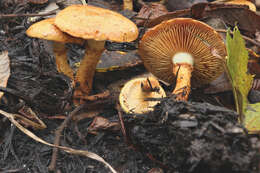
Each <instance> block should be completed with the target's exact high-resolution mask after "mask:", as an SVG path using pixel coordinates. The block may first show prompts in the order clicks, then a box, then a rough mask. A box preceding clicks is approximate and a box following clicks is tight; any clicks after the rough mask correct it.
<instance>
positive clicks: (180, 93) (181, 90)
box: [172, 63, 193, 101]
mask: <svg viewBox="0 0 260 173" xmlns="http://www.w3.org/2000/svg"><path fill="white" fill-rule="evenodd" d="M192 70H193V67H192V65H191V64H188V63H183V64H176V65H174V68H173V73H174V74H175V76H177V80H176V86H175V89H174V90H173V92H172V94H174V95H176V100H183V101H187V100H188V97H189V94H190V90H191V84H190V79H191V72H192Z"/></svg>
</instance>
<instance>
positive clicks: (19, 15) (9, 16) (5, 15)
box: [0, 12, 56, 19]
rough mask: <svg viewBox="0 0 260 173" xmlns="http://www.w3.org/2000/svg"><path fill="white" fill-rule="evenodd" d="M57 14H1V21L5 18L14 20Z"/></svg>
mask: <svg viewBox="0 0 260 173" xmlns="http://www.w3.org/2000/svg"><path fill="white" fill-rule="evenodd" d="M53 14H56V12H49V13H45V14H37V13H31V14H25V13H23V14H0V19H3V18H13V17H34V16H49V15H53Z"/></svg>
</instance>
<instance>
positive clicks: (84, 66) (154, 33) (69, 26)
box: [26, 5, 226, 114]
mask: <svg viewBox="0 0 260 173" xmlns="http://www.w3.org/2000/svg"><path fill="white" fill-rule="evenodd" d="M26 33H27V35H28V36H30V37H36V38H40V39H46V40H51V41H53V51H54V54H55V58H56V65H57V69H58V71H59V72H61V73H64V74H65V75H67V76H69V77H70V78H71V79H73V80H75V83H78V84H79V85H78V86H77V87H76V89H75V92H74V98H80V97H81V96H84V95H89V94H90V92H91V90H92V83H93V77H94V73H95V69H96V65H97V63H98V61H99V59H100V56H101V54H102V52H103V51H104V49H105V48H104V44H105V41H106V40H110V41H115V42H130V41H133V40H135V39H137V37H138V28H137V26H136V25H135V24H134V23H133V22H132V21H130V20H129V19H127V18H125V17H124V16H122V15H120V14H119V13H116V12H114V11H111V10H107V9H103V8H99V7H94V6H90V5H72V6H69V7H67V8H65V9H64V10H62V11H60V12H59V13H58V14H57V15H56V17H55V18H50V19H45V20H43V21H40V22H38V23H35V24H33V25H31V26H30V28H29V29H28V30H27V32H26ZM65 43H76V44H83V43H84V44H86V51H85V56H84V58H83V59H82V61H81V64H80V66H79V69H78V71H77V73H76V75H75V77H74V74H73V70H72V69H71V67H70V66H69V64H68V62H67V52H66V47H65ZM138 53H139V56H140V58H141V59H142V61H143V63H144V66H145V68H146V69H147V70H148V71H149V72H151V73H152V74H153V76H152V77H148V78H137V79H133V80H130V81H129V82H127V83H126V84H125V86H124V87H123V88H122V90H121V93H120V96H119V101H120V104H121V107H122V108H123V110H124V111H125V112H127V113H137V114H139V113H145V112H147V111H151V110H152V109H153V106H154V105H155V104H157V103H158V101H147V98H162V97H166V94H165V92H164V90H163V88H162V87H161V86H160V84H159V82H158V80H157V79H159V80H161V81H164V82H166V83H169V84H174V83H175V82H176V86H175V89H174V90H173V92H172V93H173V94H174V95H176V99H177V100H183V101H186V100H187V99H188V96H189V93H190V90H191V85H192V86H195V87H199V86H202V85H204V84H207V83H209V82H211V81H212V80H214V79H216V78H217V77H218V76H220V74H222V73H223V71H224V68H223V61H224V58H225V56H226V48H225V44H224V42H223V40H222V38H221V37H220V35H219V34H218V33H217V32H216V31H215V30H214V29H213V28H211V27H210V26H208V25H207V24H205V23H203V22H200V21H197V20H194V19H191V18H175V19H171V20H168V21H164V22H162V23H161V24H158V25H157V26H155V27H153V28H150V29H149V30H148V31H147V32H146V33H145V34H144V35H143V37H142V39H141V40H140V42H139V46H138Z"/></svg>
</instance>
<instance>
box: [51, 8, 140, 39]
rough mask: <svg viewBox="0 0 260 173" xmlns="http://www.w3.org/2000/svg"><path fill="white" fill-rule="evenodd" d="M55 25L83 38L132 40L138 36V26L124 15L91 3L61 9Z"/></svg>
mask: <svg viewBox="0 0 260 173" xmlns="http://www.w3.org/2000/svg"><path fill="white" fill-rule="evenodd" d="M55 25H56V26H57V27H58V28H59V29H61V30H62V31H64V32H66V33H68V34H70V35H72V36H74V37H79V38H83V39H94V40H99V41H102V40H110V41H116V42H130V41H133V40H135V39H136V38H137V37H138V28H137V26H136V25H135V24H134V23H133V22H132V21H131V20H129V19H127V18H126V17H124V16H123V15H121V14H119V13H117V12H114V11H111V10H108V9H103V8H99V7H95V6H91V5H71V6H69V7H67V8H65V9H64V10H62V11H60V12H59V13H58V14H57V16H56V19H55Z"/></svg>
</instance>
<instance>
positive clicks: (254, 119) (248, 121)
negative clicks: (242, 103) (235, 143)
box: [245, 103, 260, 133]
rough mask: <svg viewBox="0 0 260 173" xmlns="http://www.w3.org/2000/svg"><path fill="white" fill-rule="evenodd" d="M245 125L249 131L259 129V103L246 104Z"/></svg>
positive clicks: (254, 131)
mask: <svg viewBox="0 0 260 173" xmlns="http://www.w3.org/2000/svg"><path fill="white" fill-rule="evenodd" d="M245 127H246V128H247V130H248V131H249V132H250V133H257V132H259V131H260V103H256V104H248V105H247V110H246V112H245Z"/></svg>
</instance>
